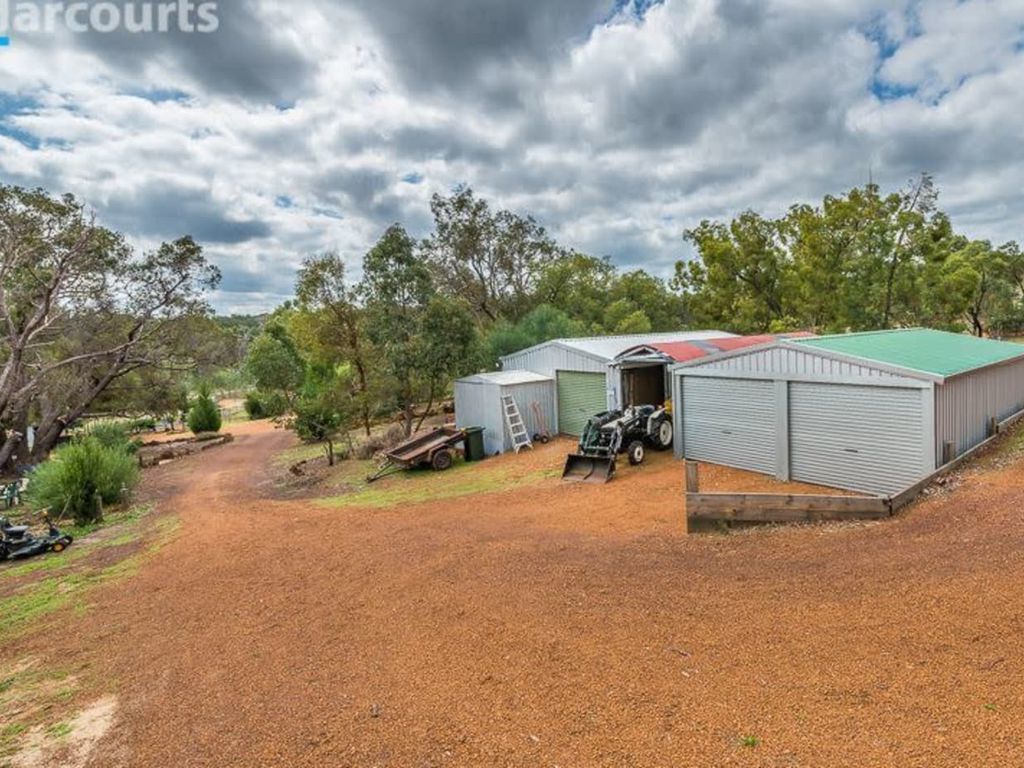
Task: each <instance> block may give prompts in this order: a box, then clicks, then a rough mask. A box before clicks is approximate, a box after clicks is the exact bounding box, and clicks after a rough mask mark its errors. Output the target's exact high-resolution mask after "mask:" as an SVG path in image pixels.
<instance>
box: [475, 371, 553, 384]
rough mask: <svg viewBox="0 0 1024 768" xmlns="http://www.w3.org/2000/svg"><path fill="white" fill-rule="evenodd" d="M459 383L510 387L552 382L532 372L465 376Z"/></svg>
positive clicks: (493, 372)
mask: <svg viewBox="0 0 1024 768" xmlns="http://www.w3.org/2000/svg"><path fill="white" fill-rule="evenodd" d="M459 381H462V382H466V383H467V384H498V385H500V386H511V385H513V384H532V383H533V382H536V381H554V379H552V378H551V377H550V376H542V375H541V374H539V373H534V372H533V371H514V370H513V371H492V372H490V373H476V374H473V375H472V376H466V377H464V378H461V379H459Z"/></svg>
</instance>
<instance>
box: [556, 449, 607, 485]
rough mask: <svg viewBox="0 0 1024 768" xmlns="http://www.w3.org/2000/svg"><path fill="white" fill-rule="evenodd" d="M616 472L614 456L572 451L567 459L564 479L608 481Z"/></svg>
mask: <svg viewBox="0 0 1024 768" xmlns="http://www.w3.org/2000/svg"><path fill="white" fill-rule="evenodd" d="M613 474H615V457H614V456H587V455H586V454H583V453H570V454H569V456H568V457H567V458H566V460H565V469H564V470H562V479H563V480H568V481H570V482H575V483H607V482H608V481H609V480H611V479H612V475H613Z"/></svg>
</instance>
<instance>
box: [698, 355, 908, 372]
mask: <svg viewBox="0 0 1024 768" xmlns="http://www.w3.org/2000/svg"><path fill="white" fill-rule="evenodd" d="M699 367H700V368H701V370H712V371H737V372H743V373H763V374H773V373H779V374H787V375H791V376H799V375H814V376H834V377H837V378H861V377H868V378H887V379H904V378H905V377H903V376H898V375H896V374H893V373H889V372H888V371H880V370H878V369H876V368H869V367H867V366H864V365H857V364H856V363H851V362H847V361H845V360H832V359H831V358H828V357H823V356H821V355H815V354H808V353H807V352H804V351H803V350H800V349H793V348H791V347H774V348H770V349H762V350H758V351H756V352H750V353H749V354H745V355H739V356H737V357H727V358H725V359H722V360H714V359H712V360H709V361H708V362H707V363H702V364H701V365H700V366H699Z"/></svg>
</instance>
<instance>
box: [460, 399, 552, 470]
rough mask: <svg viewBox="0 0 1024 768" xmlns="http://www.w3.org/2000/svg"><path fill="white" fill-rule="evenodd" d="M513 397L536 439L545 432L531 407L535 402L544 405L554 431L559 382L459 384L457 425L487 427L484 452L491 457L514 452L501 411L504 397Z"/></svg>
mask: <svg viewBox="0 0 1024 768" xmlns="http://www.w3.org/2000/svg"><path fill="white" fill-rule="evenodd" d="M503 394H507V395H512V396H513V397H514V398H515V400H516V405H518V406H519V412H520V413H521V414H522V416H523V421H524V422H525V423H526V429H527V431H528V432H529V434H530V437H531V438H532V437H533V435H534V434H535V433H537V432H540V431H541V429H542V425H541V422H540V421H539V420H538V419H537V417H536V415H535V414H534V413H533V409H532V408H531V407H530V403H531V402H537V403H538V404H539V405H540V408H541V413H542V415H543V417H544V419H545V420H546V421H547V428H548V429H549V430H553V429H554V423H555V382H553V381H537V382H530V383H528V384H513V385H508V386H504V387H502V386H499V385H497V384H492V383H487V384H477V383H470V382H465V381H456V382H455V425H456V426H458V427H483V428H484V450H485V451H486V452H487V454H488V455H493V454H496V453H504V452H505V451H509V450H511V449H512V440H511V438H510V437H509V436H508V434H507V430H506V429H505V417H504V414H503V412H502V408H501V396H502V395H503Z"/></svg>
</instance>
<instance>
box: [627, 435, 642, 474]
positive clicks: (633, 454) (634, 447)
mask: <svg viewBox="0 0 1024 768" xmlns="http://www.w3.org/2000/svg"><path fill="white" fill-rule="evenodd" d="M645 453H647V449H646V448H644V444H643V442H641V441H640V440H634V441H633V442H632V443H630V444H629V447H628V448H627V449H626V456H627V457H628V458H629V463H630V464H632V465H633V466H634V467H635V466H637V465H638V464H643V463H644V454H645Z"/></svg>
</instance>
